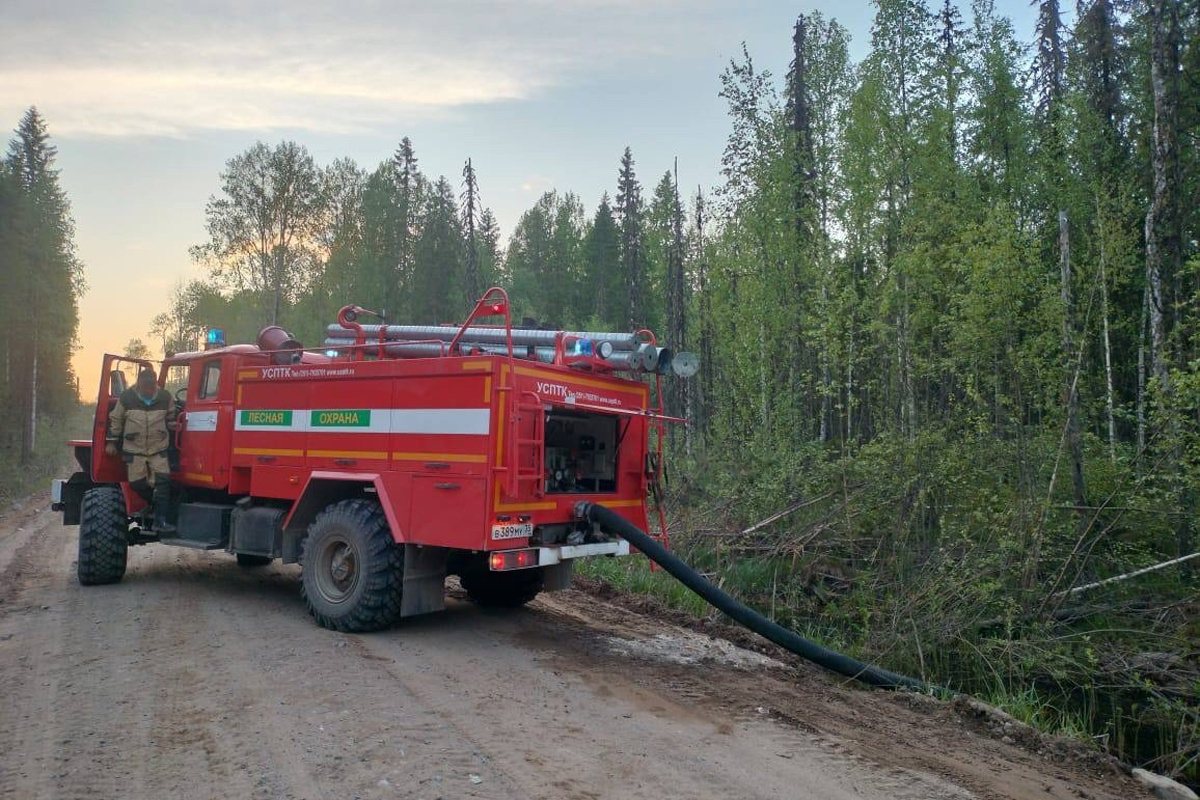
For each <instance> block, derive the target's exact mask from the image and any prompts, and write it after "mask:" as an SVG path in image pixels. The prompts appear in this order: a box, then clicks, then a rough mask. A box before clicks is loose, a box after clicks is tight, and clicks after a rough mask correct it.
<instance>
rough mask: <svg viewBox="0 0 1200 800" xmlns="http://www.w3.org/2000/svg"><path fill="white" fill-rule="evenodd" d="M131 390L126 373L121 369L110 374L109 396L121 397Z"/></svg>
mask: <svg viewBox="0 0 1200 800" xmlns="http://www.w3.org/2000/svg"><path fill="white" fill-rule="evenodd" d="M128 388H129V385H128V384H127V383H126V382H125V373H124V372H122V371H121V370H119V369H114V370H113V371H112V372H110V373H108V396H109V397H120V396H121V394H122V393H123V392H124V391H125V390H126V389H128Z"/></svg>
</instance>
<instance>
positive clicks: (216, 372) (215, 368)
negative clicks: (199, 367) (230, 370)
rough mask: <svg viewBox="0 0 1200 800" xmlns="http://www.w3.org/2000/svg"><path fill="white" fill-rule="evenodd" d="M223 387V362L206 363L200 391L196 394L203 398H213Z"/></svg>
mask: <svg viewBox="0 0 1200 800" xmlns="http://www.w3.org/2000/svg"><path fill="white" fill-rule="evenodd" d="M220 387H221V362H220V361H209V362H208V363H207V364H205V365H204V374H203V375H202V376H201V377H200V392H199V393H198V394H197V395H196V396H197V397H199V398H200V399H201V400H211V399H213V398H215V397H216V396H217V390H218V389H219V388H220Z"/></svg>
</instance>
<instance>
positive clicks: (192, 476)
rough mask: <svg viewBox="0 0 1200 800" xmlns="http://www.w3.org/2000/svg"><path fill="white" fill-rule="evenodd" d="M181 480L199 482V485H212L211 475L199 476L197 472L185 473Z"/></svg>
mask: <svg viewBox="0 0 1200 800" xmlns="http://www.w3.org/2000/svg"><path fill="white" fill-rule="evenodd" d="M183 479H184V480H185V481H199V482H200V483H212V482H213V476H212V475H201V474H200V473H198V472H185V473H183Z"/></svg>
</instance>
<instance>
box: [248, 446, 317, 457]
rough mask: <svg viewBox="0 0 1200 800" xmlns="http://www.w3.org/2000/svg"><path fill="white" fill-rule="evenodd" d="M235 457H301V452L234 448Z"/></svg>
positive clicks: (302, 453)
mask: <svg viewBox="0 0 1200 800" xmlns="http://www.w3.org/2000/svg"><path fill="white" fill-rule="evenodd" d="M233 454H234V455H235V456H302V455H304V451H303V450H260V449H258V448H254V447H235V448H233Z"/></svg>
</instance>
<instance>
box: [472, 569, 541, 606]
mask: <svg viewBox="0 0 1200 800" xmlns="http://www.w3.org/2000/svg"><path fill="white" fill-rule="evenodd" d="M459 580H460V581H461V582H462V587H463V590H464V591H466V593H467V597H469V598H471V602H473V603H476V604H477V605H481V606H490V607H493V608H517V607H518V606H523V605H525V604H526V603H528V602H529V601H530V600H532V599H533V598H535V597H537V596H538V593H539V592H541V591H542V586H543V583H544V576H543V575H542V569H541V568H540V567H534V568H532V569H518V570H513V571H512V572H489V571H487V570H482V569H480V570H471V571H469V572H464V573H463V574H462V575H460V576H459Z"/></svg>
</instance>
